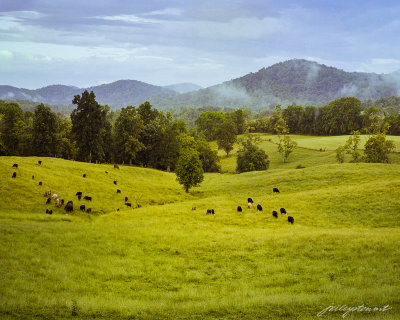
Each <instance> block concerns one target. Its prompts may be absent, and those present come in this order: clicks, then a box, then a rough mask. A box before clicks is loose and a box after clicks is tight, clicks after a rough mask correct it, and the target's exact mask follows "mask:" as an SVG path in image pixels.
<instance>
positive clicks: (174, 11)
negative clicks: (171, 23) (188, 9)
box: [142, 8, 183, 16]
mask: <svg viewBox="0 0 400 320" xmlns="http://www.w3.org/2000/svg"><path fill="white" fill-rule="evenodd" d="M182 13H183V9H181V8H165V9H162V10H155V11H151V12H148V13H143V14H142V15H143V16H181V15H182Z"/></svg>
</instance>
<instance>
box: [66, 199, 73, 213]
mask: <svg viewBox="0 0 400 320" xmlns="http://www.w3.org/2000/svg"><path fill="white" fill-rule="evenodd" d="M64 209H65V211H67V212H70V211H73V210H74V204H73V202H72V201H68V202H67V204H66V206H65V208H64Z"/></svg>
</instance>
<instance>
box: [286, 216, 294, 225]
mask: <svg viewBox="0 0 400 320" xmlns="http://www.w3.org/2000/svg"><path fill="white" fill-rule="evenodd" d="M287 221H288V222H290V223H291V224H293V222H294V218H293V217H292V216H289V217H287Z"/></svg>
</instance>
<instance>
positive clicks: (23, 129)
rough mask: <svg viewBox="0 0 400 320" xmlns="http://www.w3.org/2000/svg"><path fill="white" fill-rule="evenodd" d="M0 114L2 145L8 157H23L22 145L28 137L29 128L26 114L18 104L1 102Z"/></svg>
mask: <svg viewBox="0 0 400 320" xmlns="http://www.w3.org/2000/svg"><path fill="white" fill-rule="evenodd" d="M0 113H1V114H2V115H3V116H2V122H1V127H0V130H1V131H0V138H1V144H2V146H3V149H4V153H5V154H7V155H13V156H15V155H22V154H23V152H21V144H23V140H24V139H23V138H24V137H26V133H27V129H28V128H27V126H26V124H25V122H24V114H23V112H22V109H21V108H20V107H19V105H18V104H17V103H8V102H5V103H4V102H1V104H0Z"/></svg>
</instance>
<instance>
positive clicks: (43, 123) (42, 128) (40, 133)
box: [33, 103, 58, 157]
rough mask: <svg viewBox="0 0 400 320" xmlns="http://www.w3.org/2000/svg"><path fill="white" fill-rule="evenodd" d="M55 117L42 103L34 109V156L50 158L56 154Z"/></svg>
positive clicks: (56, 120)
mask: <svg viewBox="0 0 400 320" xmlns="http://www.w3.org/2000/svg"><path fill="white" fill-rule="evenodd" d="M57 118H58V117H57V115H56V114H55V113H54V112H52V111H51V109H50V108H49V107H46V106H45V105H44V104H43V103H41V104H40V105H38V106H37V107H36V108H35V113H34V116H33V147H34V150H35V155H38V156H51V157H54V156H56V154H57V144H58V143H57V142H58V141H57V131H58V119H57Z"/></svg>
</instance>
